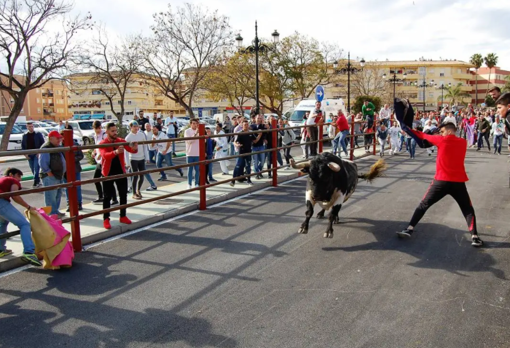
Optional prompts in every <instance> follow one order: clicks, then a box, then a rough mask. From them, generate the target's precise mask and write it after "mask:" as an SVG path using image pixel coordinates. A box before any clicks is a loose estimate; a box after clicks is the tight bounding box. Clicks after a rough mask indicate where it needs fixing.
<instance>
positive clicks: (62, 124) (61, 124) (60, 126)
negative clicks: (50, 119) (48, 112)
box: [58, 120, 66, 132]
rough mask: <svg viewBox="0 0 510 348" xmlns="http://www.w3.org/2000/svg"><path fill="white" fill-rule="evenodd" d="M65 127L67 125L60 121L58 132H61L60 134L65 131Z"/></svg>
mask: <svg viewBox="0 0 510 348" xmlns="http://www.w3.org/2000/svg"><path fill="white" fill-rule="evenodd" d="M65 127H66V126H65V124H64V121H62V120H60V121H58V131H59V132H60V131H62V130H64V129H66V128H65Z"/></svg>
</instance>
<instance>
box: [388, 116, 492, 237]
mask: <svg viewBox="0 0 510 348" xmlns="http://www.w3.org/2000/svg"><path fill="white" fill-rule="evenodd" d="M403 127H404V128H405V130H406V132H412V133H413V134H414V135H415V136H416V137H418V138H419V139H421V140H427V141H428V142H429V143H431V144H433V145H435V146H437V149H438V151H437V159H436V175H435V176H434V180H433V181H432V183H431V184H430V186H429V188H428V190H427V193H426V194H425V197H423V199H422V201H421V203H420V205H419V206H418V207H417V208H416V210H415V212H414V214H413V217H412V218H411V222H410V223H409V226H408V227H407V228H406V229H405V230H403V231H400V232H397V234H398V235H399V236H400V237H411V235H412V234H413V232H414V227H415V226H416V225H417V224H418V222H419V221H420V220H421V218H422V217H423V215H425V212H426V211H427V209H429V208H430V207H431V206H432V205H434V204H435V203H437V202H439V201H440V200H441V199H442V198H443V197H444V196H446V195H450V196H452V197H453V199H455V201H456V202H457V204H458V205H459V207H460V210H461V211H462V214H463V215H464V218H465V219H466V222H467V225H468V228H469V232H471V245H473V246H481V245H482V244H483V242H482V240H481V239H480V237H478V232H477V229H476V217H475V210H474V209H473V205H472V204H471V199H470V198H469V193H468V192H467V188H466V181H468V180H469V179H468V177H467V174H466V169H465V168H464V159H465V157H466V149H467V143H466V140H465V139H462V138H459V137H457V136H456V135H455V133H456V131H457V127H455V125H454V124H453V123H446V124H443V125H441V126H440V133H441V135H429V134H425V133H423V132H420V131H417V130H410V129H409V128H408V126H406V125H405V124H404V125H403Z"/></svg>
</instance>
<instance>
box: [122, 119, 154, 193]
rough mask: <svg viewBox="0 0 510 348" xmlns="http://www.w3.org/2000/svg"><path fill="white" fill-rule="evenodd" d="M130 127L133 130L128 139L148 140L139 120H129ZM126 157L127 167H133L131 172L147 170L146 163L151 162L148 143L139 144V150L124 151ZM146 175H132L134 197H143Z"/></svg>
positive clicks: (133, 140)
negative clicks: (142, 190)
mask: <svg viewBox="0 0 510 348" xmlns="http://www.w3.org/2000/svg"><path fill="white" fill-rule="evenodd" d="M129 127H130V129H131V132H130V133H129V134H128V135H127V136H126V141H127V142H129V143H131V142H134V143H135V142H136V143H138V142H142V141H146V140H147V137H146V136H145V133H144V132H142V131H140V125H139V124H138V122H137V121H134V120H133V121H131V122H129ZM124 159H125V163H126V167H130V168H131V172H141V171H144V170H146V168H145V163H149V150H148V147H147V145H139V146H138V149H137V152H135V153H131V152H127V151H124ZM144 177H145V176H144V175H139V176H132V177H131V178H132V179H133V180H132V183H131V185H132V186H131V190H132V191H133V199H138V200H140V199H142V198H143V197H142V194H141V193H140V190H141V188H142V184H143V180H144Z"/></svg>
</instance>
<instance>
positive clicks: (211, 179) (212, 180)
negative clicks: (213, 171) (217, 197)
mask: <svg viewBox="0 0 510 348" xmlns="http://www.w3.org/2000/svg"><path fill="white" fill-rule="evenodd" d="M209 181H210V182H217V181H218V180H216V179H213V178H210V179H209Z"/></svg>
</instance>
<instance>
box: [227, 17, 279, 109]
mask: <svg viewBox="0 0 510 348" xmlns="http://www.w3.org/2000/svg"><path fill="white" fill-rule="evenodd" d="M271 36H272V37H273V43H275V44H277V43H278V41H279V40H280V33H278V31H276V30H275V31H274V32H273V33H272V34H271ZM236 41H237V47H238V48H239V51H241V52H242V53H255V101H256V105H257V106H256V110H257V114H258V113H259V112H260V102H259V52H265V51H267V50H269V49H270V48H269V46H267V45H265V44H263V43H261V42H260V40H259V36H258V26H257V21H255V39H254V40H253V45H251V46H248V47H246V48H245V49H243V48H242V47H243V37H242V36H241V34H237V36H236Z"/></svg>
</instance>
